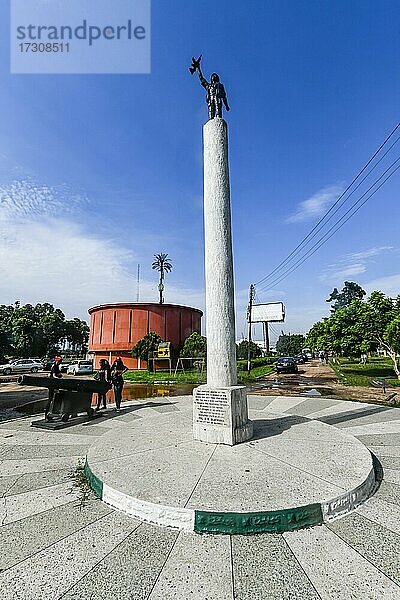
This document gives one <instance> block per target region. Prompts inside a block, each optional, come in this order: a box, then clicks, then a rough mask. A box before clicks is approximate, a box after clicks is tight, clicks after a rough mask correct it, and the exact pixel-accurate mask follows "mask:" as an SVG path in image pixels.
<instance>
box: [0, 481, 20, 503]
mask: <svg viewBox="0 0 400 600" xmlns="http://www.w3.org/2000/svg"><path fill="white" fill-rule="evenodd" d="M17 479H18V475H8V476H6V477H0V498H2V497H3V496H4V495H5V494H6V493H7V491H8V489H9V488H10V487H11V486H12V485H13V484H14V483H15V482H16V481H17Z"/></svg>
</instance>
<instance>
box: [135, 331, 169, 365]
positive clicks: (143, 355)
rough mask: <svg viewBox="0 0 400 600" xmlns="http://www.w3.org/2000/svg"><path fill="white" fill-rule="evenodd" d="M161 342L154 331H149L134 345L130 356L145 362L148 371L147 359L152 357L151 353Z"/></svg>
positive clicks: (148, 363)
mask: <svg viewBox="0 0 400 600" xmlns="http://www.w3.org/2000/svg"><path fill="white" fill-rule="evenodd" d="M161 342H162V339H161V338H160V336H159V335H158V333H155V332H154V331H150V332H149V333H146V335H145V336H144V337H142V339H141V340H139V341H138V342H137V344H135V346H134V347H133V348H132V356H133V358H140V359H142V360H146V361H147V368H148V369H150V362H149V360H148V359H149V357H151V356H152V355H153V352H154V351H155V350H157V348H158V344H160V343H161Z"/></svg>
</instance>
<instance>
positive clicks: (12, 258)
mask: <svg viewBox="0 0 400 600" xmlns="http://www.w3.org/2000/svg"><path fill="white" fill-rule="evenodd" d="M85 202H86V199H85V198H81V197H79V196H75V195H74V194H71V193H70V191H69V190H66V188H58V189H54V188H48V187H46V186H42V187H41V186H36V185H34V184H33V183H32V182H30V181H26V180H25V181H19V182H14V183H13V184H12V185H10V186H9V187H1V186H0V256H1V259H0V303H4V304H9V303H12V302H14V301H15V300H17V299H18V300H20V301H21V302H23V303H26V302H29V303H36V302H44V301H47V302H51V303H53V304H54V305H56V306H58V307H60V308H61V309H62V310H63V311H64V312H65V313H66V315H67V317H72V316H79V317H81V318H85V319H87V318H88V314H87V309H88V308H89V307H90V306H94V305H96V304H103V303H106V302H121V301H135V300H136V277H135V276H132V275H131V272H132V265H133V264H135V256H134V254H133V252H132V251H131V250H128V249H127V248H126V247H123V246H122V245H120V244H119V243H117V242H116V241H115V240H112V239H107V238H104V236H103V235H99V234H96V233H95V232H91V231H88V230H87V229H86V227H85V226H84V225H83V224H82V222H83V221H84V219H83V215H82V212H81V209H82V205H83V204H85ZM136 262H137V260H136ZM157 284H158V281H157V280H156V277H155V278H154V281H146V280H142V281H141V285H140V292H141V293H140V300H141V301H151V300H154V301H156V299H157V298H158V292H157ZM165 298H166V302H172V303H178V304H191V305H192V306H195V307H199V308H202V307H203V306H204V294H203V291H202V290H201V289H185V288H184V287H179V288H178V286H173V285H168V281H167V283H166V291H165Z"/></svg>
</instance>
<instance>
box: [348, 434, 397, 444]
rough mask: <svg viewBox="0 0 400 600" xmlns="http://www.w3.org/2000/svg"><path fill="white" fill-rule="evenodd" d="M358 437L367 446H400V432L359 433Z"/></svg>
mask: <svg viewBox="0 0 400 600" xmlns="http://www.w3.org/2000/svg"><path fill="white" fill-rule="evenodd" d="M356 438H358V439H359V440H360V442H362V443H363V444H365V445H366V446H400V433H382V434H374V435H357V436H356Z"/></svg>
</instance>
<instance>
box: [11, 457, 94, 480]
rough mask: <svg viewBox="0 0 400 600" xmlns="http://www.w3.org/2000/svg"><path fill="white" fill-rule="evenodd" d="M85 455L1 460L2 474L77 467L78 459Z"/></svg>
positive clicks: (80, 459) (82, 458)
mask: <svg viewBox="0 0 400 600" xmlns="http://www.w3.org/2000/svg"><path fill="white" fill-rule="evenodd" d="M84 459H85V455H84V454H83V455H82V454H81V455H80V456H61V457H56V458H53V457H50V458H28V459H24V460H22V459H21V460H2V461H0V476H4V477H8V476H10V475H13V476H14V475H15V476H17V475H23V474H25V473H39V472H41V471H54V470H56V469H75V468H76V466H77V464H78V461H80V462H82V461H84Z"/></svg>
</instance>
